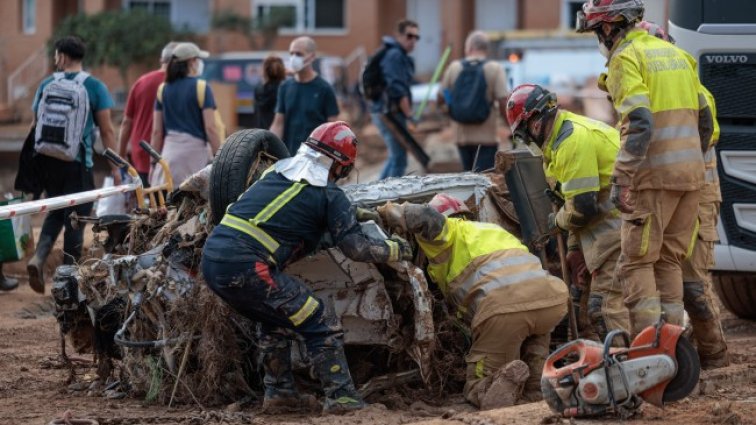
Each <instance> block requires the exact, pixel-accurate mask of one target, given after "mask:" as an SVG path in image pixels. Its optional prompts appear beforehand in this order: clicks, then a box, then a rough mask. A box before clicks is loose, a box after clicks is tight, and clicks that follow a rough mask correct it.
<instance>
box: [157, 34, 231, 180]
mask: <svg viewBox="0 0 756 425" xmlns="http://www.w3.org/2000/svg"><path fill="white" fill-rule="evenodd" d="M207 56H208V52H206V51H204V50H200V48H199V47H197V45H196V44H194V43H179V44H178V45H176V47H175V48H174V49H173V55H172V56H171V59H170V61H169V62H168V69H167V71H166V75H165V83H163V84H161V85H160V87H159V88H158V92H157V99H156V101H155V112H154V115H153V122H152V140H151V145H152V146H153V147H154V148H155V150H157V151H158V152H161V153H162V155H163V158H165V160H166V161H168V165H169V166H170V168H171V174H172V175H173V181H175V182H176V183H177V184H178V183H180V182H182V181H183V180H184V179H186V178H187V177H188V176H190V175H192V174H194V173H195V172H197V171H199V170H201V169H202V168H203V167H205V166H206V165H207V163H208V161H209V160H210V158H211V156H210V155H215V152H216V151H217V150H218V148H219V147H220V142H221V141H220V136H219V132H218V130H217V128H216V124H215V123H216V121H215V108H216V107H215V99H214V98H213V92H212V90H210V85H208V84H207V82H206V81H205V80H201V79H199V78H197V77H199V76H200V75H202V72H203V70H204V67H205V63H204V62H203V60H202V58H206V57H207ZM163 181H164V178H163V173H162V169H161V168H160V167H153V169H152V173H151V175H150V184H151V185H153V186H157V185H160V184H162V183H163Z"/></svg>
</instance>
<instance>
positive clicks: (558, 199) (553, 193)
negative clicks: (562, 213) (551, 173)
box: [543, 189, 564, 208]
mask: <svg viewBox="0 0 756 425" xmlns="http://www.w3.org/2000/svg"><path fill="white" fill-rule="evenodd" d="M543 193H545V194H546V196H547V197H548V198H549V200H550V201H551V203H552V204H554V205H556V206H557V207H558V208H562V207H563V206H564V195H562V193H561V192H559V191H558V190H553V189H546V190H544V191H543Z"/></svg>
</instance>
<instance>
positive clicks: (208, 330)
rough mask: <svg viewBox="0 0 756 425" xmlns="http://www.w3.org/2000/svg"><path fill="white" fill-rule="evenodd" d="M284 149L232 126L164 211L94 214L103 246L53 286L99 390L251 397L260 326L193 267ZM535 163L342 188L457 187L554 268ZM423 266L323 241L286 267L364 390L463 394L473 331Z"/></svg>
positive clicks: (161, 396) (355, 193)
mask: <svg viewBox="0 0 756 425" xmlns="http://www.w3.org/2000/svg"><path fill="white" fill-rule="evenodd" d="M286 156H288V152H287V151H286V149H285V148H284V147H283V144H282V143H281V142H280V141H279V140H278V139H277V138H276V137H275V136H274V135H272V134H271V133H269V132H267V131H263V130H245V131H240V132H237V133H235V134H233V135H232V136H231V137H229V138H228V140H227V141H226V143H225V144H224V145H223V147H222V149H221V150H220V152H219V154H218V155H217V157H216V158H215V160H214V164H213V165H212V167H208V168H206V169H205V170H203V171H201V172H199V173H197V174H196V175H194V176H192V177H190V178H189V179H187V181H185V182H184V183H183V184H182V185H181V187H180V189H179V190H178V191H176V192H174V193H173V194H172V196H171V204H172V205H171V206H170V208H168V210H167V211H165V210H158V209H152V210H144V211H135V212H134V214H130V215H127V216H115V217H112V216H107V217H100V218H98V219H96V220H95V226H94V228H93V230H94V231H95V232H98V233H96V238H95V241H96V242H97V243H98V244H99V245H101V246H103V247H106V248H107V252H104V253H102V254H101V255H95V256H93V257H91V258H89V259H87V260H83V261H82V262H81V263H80V264H78V265H76V266H61V267H59V268H58V270H57V272H56V275H55V278H54V279H55V281H54V284H53V290H52V293H53V297H54V299H55V303H56V311H57V313H56V316H57V318H58V321H59V324H60V329H61V338H62V349H63V352H62V354H63V356H64V358H65V357H66V355H65V347H66V342H65V341H66V339H67V340H68V341H69V342H68V345H69V346H73V347H74V348H75V350H76V351H77V352H79V353H83V352H94V353H95V354H96V358H97V365H98V378H97V381H96V382H95V383H94V384H93V387H94V388H96V389H97V390H101V391H105V393H104V394H105V395H107V396H123V395H125V394H131V395H133V396H140V397H145V398H147V399H148V400H156V401H158V402H163V403H169V402H171V401H172V400H174V399H175V400H178V401H181V402H192V401H194V402H198V403H203V404H205V405H207V404H219V403H228V402H232V401H235V400H240V399H241V400H253V399H255V394H259V391H255V390H257V389H259V388H260V385H261V382H260V379H261V378H260V377H261V375H260V374H259V372H258V371H257V369H256V368H257V366H256V365H257V362H256V361H255V358H256V352H255V338H256V332H255V324H254V323H252V322H250V321H249V320H247V319H245V318H243V317H241V316H239V315H237V314H236V313H234V312H232V311H231V310H230V309H228V308H227V307H226V306H225V305H224V304H223V303H222V302H221V301H220V300H219V299H218V298H217V297H215V296H214V295H213V294H212V293H211V292H210V291H209V290H208V289H207V287H206V286H205V285H204V283H202V282H201V280H202V277H201V276H200V275H199V274H198V265H199V262H200V257H201V252H202V246H203V243H204V241H205V238H206V237H207V234H208V233H209V230H210V229H211V228H212V226H213V225H214V224H215V223H217V222H218V221H219V220H220V218H221V216H222V213H223V211H225V208H226V206H227V205H228V204H229V202H231V201H233V200H234V199H236V198H237V197H238V196H239V194H241V193H242V192H243V191H244V190H245V189H246V188H247V187H248V186H249V185H250V184H252V183H253V182H254V181H255V180H256V178H257V177H258V176H259V175H260V174H261V172H262V171H264V170H265V169H266V168H268V167H269V166H270V165H271V164H272V163H273V162H275V160H276V159H277V158H283V157H286ZM540 167H541V163H540V159H539V158H534V157H532V156H530V155H529V154H525V153H523V152H518V151H512V152H510V153H508V154H506V155H501V156H500V158H498V160H497V168H496V169H495V170H490V172H487V173H482V174H473V173H460V174H438V175H429V176H423V177H420V176H407V177H402V178H392V179H387V180H383V181H379V182H372V183H367V184H354V185H347V186H344V190H345V192H346V194H347V196H348V197H349V198H350V199H351V200H352V201H353V203H354V204H356V205H359V206H362V207H375V206H378V205H381V204H383V203H385V202H386V201H394V202H397V201H399V202H402V201H411V202H426V201H428V200H430V199H431V198H432V197H433V196H434V195H435V194H437V193H440V192H445V193H448V194H451V195H453V196H455V197H457V198H459V199H462V200H464V201H465V202H466V203H467V205H468V207H470V210H471V211H472V213H473V214H474V215H475V217H476V218H477V219H478V220H480V221H486V222H492V223H497V224H499V225H501V226H502V227H504V228H505V229H507V230H508V231H510V232H512V233H514V234H515V235H517V236H519V237H521V239H523V240H524V241H525V242H526V244H528V245H529V246H530V247H531V248H532V249H533V250H534V251H538V252H539V253H540V255H541V258H542V259H543V260H544V261H545V264H546V265H547V267H548V268H550V269H555V270H553V271H558V262H557V261H554V260H553V254H551V255H549V254H548V252H550V250H549V249H546V247H544V245H543V244H542V242H543V238H541V235H542V234H544V233H545V222H546V215H547V214H548V211H549V210H550V208H551V207H550V204H549V201H548V199H547V198H546V197H545V195H544V194H543V188H545V185H546V182H545V180H544V178H543V172H542V169H541V168H540ZM362 225H363V226H364V229H365V231H366V232H367V233H369V234H371V235H372V236H373V237H384V238H385V237H386V236H385V233H383V232H384V230H383V229H381V227H380V226H379V225H378V224H376V223H374V222H367V223H363V224H362ZM104 231H106V232H104ZM103 238H104V240H103ZM415 251H416V252H419V251H418V250H415ZM425 261H426V260H425V259H424V258H423V257H422V255H421V254H419V253H418V254H416V259H415V261H414V262H401V263H392V264H384V265H379V264H367V263H358V262H354V261H352V260H350V259H349V258H347V257H346V256H344V255H343V254H342V253H341V252H340V251H339V249H338V248H334V247H329V243H328V241H327V240H325V239H324V240H323V242H322V248H321V249H319V250H318V251H317V252H314V253H312V254H311V255H310V256H307V257H305V258H304V259H302V260H300V261H298V262H296V263H294V264H292V265H290V266H289V267H287V269H286V271H287V273H288V274H291V275H295V276H297V277H299V278H300V279H302V280H303V281H305V282H306V283H307V284H308V285H310V286H311V287H312V289H313V291H314V292H315V293H316V294H317V295H318V296H319V297H320V298H321V299H322V300H323V301H324V302H325V305H326V308H332V309H334V310H335V312H336V314H337V315H338V316H339V317H340V318H341V322H342V326H343V328H344V331H345V343H346V346H347V356H348V359H349V364H350V369H351V371H352V374H353V376H354V378H355V381H356V383H357V385H358V386H359V388H360V391H361V392H362V394H363V395H364V396H371V395H372V394H375V396H376V397H379V396H380V394H381V393H382V392H383V391H384V390H387V389H389V388H392V387H393V388H394V389H396V388H397V387H404V389H405V390H407V391H426V392H428V393H429V394H430V393H433V394H435V395H436V396H440V395H441V394H449V393H453V392H455V391H456V392H458V391H459V390H461V386H462V384H463V383H464V370H465V365H464V360H463V353H464V352H465V350H466V347H465V344H466V343H467V341H469V331H468V330H466V329H465V328H464V327H463V326H462V325H460V324H459V323H458V322H457V321H455V320H453V318H449V315H448V314H447V313H448V312H447V310H446V306H445V304H444V303H443V301H441V300H442V297H441V296H440V293H439V292H438V290H437V289H436V288H434V287H433V285H432V284H431V285H429V280H428V279H426V275H425V273H424V271H423V270H424V262H425ZM293 358H294V359H295V363H296V364H298V365H299V366H300V370H301V371H303V373H302V374H301V378H302V379H303V382H305V385H306V381H307V379H308V376H307V375H308V373H307V364H308V359H307V356H306V351H305V350H304V347H303V346H302V345H301V344H300V345H297V344H295V345H294V347H293ZM72 370H74V369H72ZM71 379H76V375H75V374H74V373H72V375H71ZM368 400H370V398H368Z"/></svg>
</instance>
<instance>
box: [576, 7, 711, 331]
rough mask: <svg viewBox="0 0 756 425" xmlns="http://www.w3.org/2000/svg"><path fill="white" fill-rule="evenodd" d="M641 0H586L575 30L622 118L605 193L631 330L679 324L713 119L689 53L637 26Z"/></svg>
mask: <svg viewBox="0 0 756 425" xmlns="http://www.w3.org/2000/svg"><path fill="white" fill-rule="evenodd" d="M643 11H644V7H643V2H642V1H641V0H590V1H587V2H586V3H584V4H583V10H581V11H580V12H578V16H577V30H578V31H579V32H588V31H593V32H595V34H596V36H597V38H598V42H599V49H600V50H601V53H602V54H603V55H604V56H605V57H606V58H607V67H608V71H607V77H606V89H607V91H608V92H609V96H610V97H611V99H612V102H613V104H614V108H615V110H616V112H617V114H618V115H619V117H620V125H619V128H620V138H621V145H620V152H619V154H618V155H617V160H616V162H615V166H614V171H613V172H612V190H611V199H612V201H613V202H614V204H615V205H616V206H617V208H618V209H619V210H620V211H622V213H623V215H622V229H621V234H622V242H621V251H622V254H621V255H620V259H619V262H618V265H617V276H618V277H619V279H620V283H621V284H622V287H623V290H624V294H625V305H626V306H627V307H628V309H629V311H630V327H631V332H632V334H633V335H636V334H637V333H638V332H640V331H641V330H642V329H644V328H645V327H647V326H649V325H653V324H655V323H656V322H658V320H659V318H660V317H661V316H662V314H663V315H664V317H665V319H666V320H667V321H668V322H670V323H673V324H677V325H682V322H683V276H682V270H681V264H682V262H683V260H684V259H685V258H686V257H688V256H690V253H691V252H692V251H693V248H694V245H695V240H696V237H695V235H696V226H697V224H696V223H697V217H696V216H697V215H696V214H692V213H691V211H696V210H697V209H698V204H699V201H700V191H701V188H702V187H703V184H704V155H703V154H704V153H705V152H707V151H708V148H709V143H710V141H711V135H712V132H713V118H712V113H711V109H710V107H709V105H708V102H707V100H706V97H705V95H704V94H703V93H702V92H701V91H700V87H701V83H700V81H699V80H698V75H697V73H696V71H695V69H694V68H693V67H692V66H691V63H690V61H689V60H688V55H687V54H686V53H685V52H683V51H682V50H680V49H679V48H677V47H675V46H674V45H672V44H670V43H668V42H666V41H663V40H661V39H659V38H657V37H654V36H652V35H649V34H648V33H647V32H646V30H645V29H642V28H637V27H636V25H637V24H638V23H639V22H640V21H641V19H642V18H643Z"/></svg>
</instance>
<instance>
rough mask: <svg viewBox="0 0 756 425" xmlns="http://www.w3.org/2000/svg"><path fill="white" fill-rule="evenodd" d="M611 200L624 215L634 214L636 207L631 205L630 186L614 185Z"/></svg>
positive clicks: (610, 195) (610, 193)
mask: <svg viewBox="0 0 756 425" xmlns="http://www.w3.org/2000/svg"><path fill="white" fill-rule="evenodd" d="M609 198H610V199H611V200H612V203H613V204H614V206H615V207H617V209H618V210H620V211H621V212H623V213H627V214H629V213H632V212H633V211H635V206H633V205H632V204H631V203H630V186H621V185H618V184H616V183H614V184H612V190H611V192H609Z"/></svg>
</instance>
